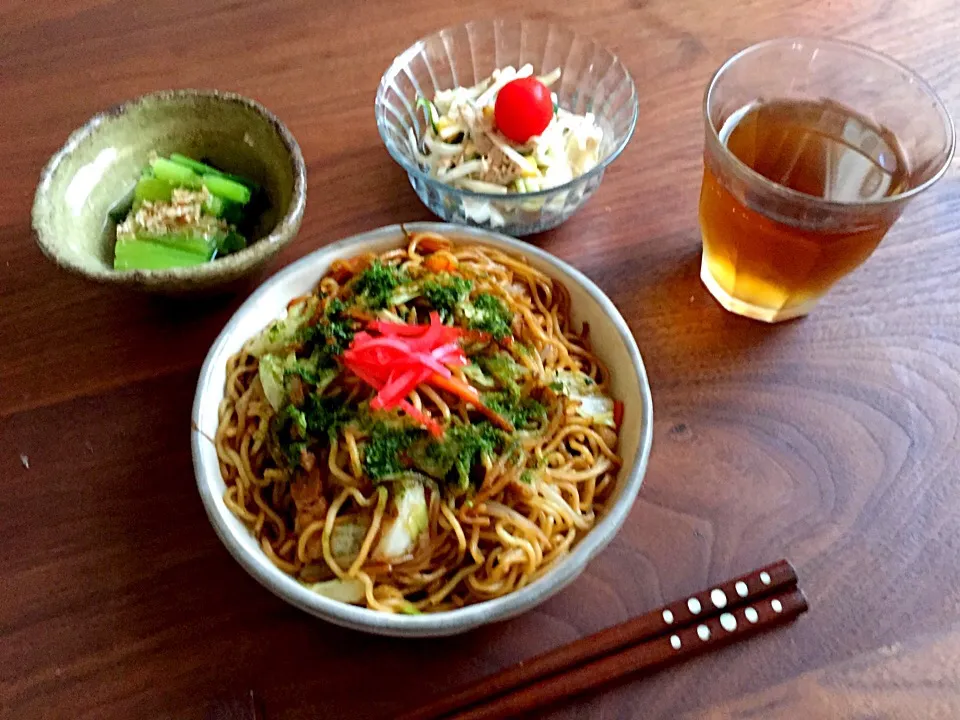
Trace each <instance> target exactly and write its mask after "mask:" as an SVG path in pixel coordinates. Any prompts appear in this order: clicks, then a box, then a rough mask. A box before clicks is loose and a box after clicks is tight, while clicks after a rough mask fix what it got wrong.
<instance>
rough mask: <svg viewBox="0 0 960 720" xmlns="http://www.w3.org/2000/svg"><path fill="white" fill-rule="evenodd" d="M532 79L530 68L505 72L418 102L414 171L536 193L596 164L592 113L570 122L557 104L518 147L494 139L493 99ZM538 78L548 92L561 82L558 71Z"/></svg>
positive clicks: (471, 185) (470, 186)
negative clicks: (420, 125) (421, 125)
mask: <svg viewBox="0 0 960 720" xmlns="http://www.w3.org/2000/svg"><path fill="white" fill-rule="evenodd" d="M531 76H533V66H532V65H529V64H527V65H524V66H523V67H521V68H520V69H519V70H516V69H514V68H513V67H512V66H508V67H505V68H503V69H497V70H494V71H493V74H492V75H490V77H488V78H486V79H485V80H483V81H481V82H479V83H477V84H476V85H474V86H473V87H456V88H453V89H452V90H441V91H440V92H438V93H437V94H436V95H435V96H434V98H433V100H432V101H430V100H427V99H426V98H423V97H421V98H418V99H417V107H418V108H420V109H422V111H423V113H424V117H425V118H426V126H425V131H424V133H423V136H422V137H421V138H419V139H418V138H417V136H416V134H415V133H414V131H413V129H412V128H410V129H409V130H408V136H407V139H408V142H409V143H410V149H411V150H412V151H413V154H414V157H416V159H417V161H418V162H419V163H420V166H421V167H422V168H423V169H424V170H426V171H427V172H429V173H430V175H432V176H433V177H435V178H437V179H439V180H442V181H444V182H446V183H449V184H450V185H453V186H454V187H459V188H464V189H466V190H472V191H474V192H482V193H493V194H501V195H503V194H507V193H525V192H536V191H538V190H547V189H549V188H552V187H557V186H558V185H563V184H564V183H566V182H569V181H570V180H573V179H574V178H576V177H578V176H580V175H583V174H584V173H586V172H587V171H589V170H590V169H591V168H593V167H594V166H595V165H596V164H597V163H598V162H599V159H600V158H599V156H600V143H601V140H602V139H603V131H602V130H601V129H600V127H599V126H598V125H597V123H596V120H595V118H594V116H593V114H592V113H586V114H585V115H577V114H575V113H572V112H568V111H567V110H564V109H563V108H561V107H559V106H558V104H557V94H556V93H551V97H552V99H553V105H554V114H553V118H552V119H551V120H550V123H549V125H548V126H547V128H546V129H545V130H544V131H543V132H542V133H540V134H539V135H536V136H534V137H531V138H530V139H529V140H528V141H527V142H526V143H523V144H518V143H515V142H513V141H511V140H509V139H508V138H506V137H505V136H504V135H503V134H502V133H500V132H499V131H498V130H497V128H496V122H495V119H494V106H495V103H496V101H497V94H498V93H499V92H500V90H501V89H502V88H503V87H504V86H505V85H506V84H507V83H509V82H511V81H512V80H516V79H517V78H526V77H531ZM537 79H538V80H539V81H540V82H542V83H543V84H544V85H546V86H547V87H550V86H551V85H553V84H554V83H555V82H557V80H559V79H560V69H559V68H557V69H555V70H553V72H551V73H548V74H547V75H543V76H539V77H537Z"/></svg>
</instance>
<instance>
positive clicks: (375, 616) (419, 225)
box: [191, 222, 653, 637]
mask: <svg viewBox="0 0 960 720" xmlns="http://www.w3.org/2000/svg"><path fill="white" fill-rule="evenodd" d="M404 229H406V230H407V231H427V232H430V231H432V232H439V233H444V234H446V235H448V236H451V237H452V238H454V239H455V240H460V241H463V240H467V241H475V242H479V243H482V244H485V245H488V246H493V247H497V248H499V249H503V250H506V251H507V252H512V253H514V254H522V255H526V256H529V257H534V258H536V259H537V260H539V261H540V262H542V263H544V264H546V265H549V266H551V267H552V268H554V269H555V270H556V271H558V272H557V274H562V275H566V277H567V278H569V279H570V280H572V281H573V282H576V283H577V284H578V285H580V286H581V287H582V288H583V290H584V291H585V292H586V293H587V294H588V295H590V297H591V299H592V300H594V301H595V302H596V303H597V304H598V305H599V307H600V309H601V311H602V312H603V313H604V314H605V315H606V316H607V317H608V318H609V320H610V323H611V324H612V325H613V327H614V329H615V330H616V333H617V336H618V338H619V340H620V342H622V343H623V345H624V346H625V348H626V350H627V354H628V355H629V357H630V360H631V363H632V371H633V373H634V374H635V376H636V378H637V381H638V385H639V388H640V392H639V395H640V397H639V401H640V403H641V408H640V409H641V414H640V417H641V423H642V427H641V428H640V438H639V443H638V445H637V450H636V452H635V453H634V456H633V457H632V458H631V462H630V465H629V467H630V470H629V472H628V475H627V478H626V480H625V481H624V486H623V490H622V492H621V494H620V497H619V498H618V499H617V501H616V502H615V503H614V504H613V505H612V506H611V507H610V508H608V510H607V511H606V512H605V513H604V514H603V515H602V516H601V517H600V519H599V521H598V522H597V524H596V525H595V526H594V527H593V528H592V529H591V530H590V531H589V532H588V533H587V534H586V535H584V536H583V537H582V538H580V539H579V540H578V542H577V543H576V544H575V545H574V547H573V550H572V551H571V552H570V553H569V554H568V555H567V557H566V558H564V559H563V560H561V561H560V562H559V563H558V564H557V565H556V566H555V567H554V568H552V569H551V570H549V571H548V572H547V573H545V574H544V575H543V576H542V577H541V578H538V579H537V580H536V581H534V582H532V583H530V584H529V585H527V586H526V587H524V588H521V589H520V590H517V591H515V592H512V593H510V594H508V595H504V596H502V597H499V598H495V599H493V600H487V601H484V602H480V603H476V604H473V605H467V606H466V607H463V608H458V609H456V610H450V611H445V612H441V613H430V614H423V615H402V614H387V613H382V612H379V611H376V610H371V609H368V608H364V607H359V606H355V605H350V604H347V603H342V602H339V601H336V600H331V599H329V598H326V597H323V596H321V595H318V594H316V593H314V592H312V591H310V590H309V589H307V588H305V587H303V586H302V585H301V584H300V583H298V582H297V581H296V580H295V579H294V578H293V577H291V576H289V575H287V574H286V573H284V572H283V571H282V570H280V569H279V568H277V567H276V566H275V565H273V563H271V562H270V560H269V559H268V558H267V557H266V555H265V554H262V553H261V555H262V557H256V558H255V557H254V556H253V554H252V553H250V552H248V551H247V550H246V549H245V548H244V547H243V545H242V544H241V543H240V542H239V541H238V540H235V539H234V538H233V536H232V532H233V530H232V529H231V527H229V526H228V524H227V523H228V521H227V518H226V514H228V513H229V512H230V511H229V509H228V508H227V507H226V505H224V503H223V498H222V493H218V492H215V491H214V488H215V486H216V484H217V483H220V484H222V483H223V479H222V476H221V474H220V467H219V463H215V462H214V463H207V462H204V459H203V457H202V454H201V447H202V444H203V443H209V442H211V440H210V438H208V437H206V436H205V435H203V434H202V431H201V428H200V425H199V421H200V417H201V408H202V407H203V406H204V405H205V404H207V403H214V405H215V406H217V407H218V406H219V403H220V401H221V399H222V396H223V388H221V387H213V386H212V384H211V380H212V375H213V374H214V372H215V370H216V367H217V366H216V365H215V364H214V363H218V364H219V361H220V360H222V358H220V355H221V353H222V352H223V348H224V346H225V345H226V344H227V343H228V342H229V341H230V339H231V338H232V336H233V335H234V334H235V333H236V331H237V328H238V326H239V325H240V323H241V321H242V319H243V318H244V316H245V315H246V314H247V313H249V312H250V311H251V310H253V309H254V308H255V307H256V306H257V305H258V304H259V303H260V301H261V299H262V298H263V297H264V296H266V295H267V294H268V293H270V291H271V290H272V289H273V288H275V287H277V286H282V285H283V284H284V283H285V282H286V280H287V278H289V277H291V276H292V275H295V274H298V273H299V272H300V271H302V270H305V269H307V268H308V267H310V266H311V265H313V264H315V263H317V262H318V261H320V260H321V258H330V259H333V258H336V257H342V256H345V255H347V254H349V252H350V251H351V249H352V248H353V247H355V246H356V245H358V244H360V243H364V242H370V241H373V242H376V241H386V240H387V239H388V238H392V237H396V239H397V240H399V239H400V237H402V233H403V231H404ZM218 358H219V359H220V360H218ZM652 442H653V400H652V395H651V390H650V384H649V381H648V378H647V373H646V369H645V367H644V364H643V359H642V358H641V355H640V351H639V349H638V348H637V344H636V341H635V339H634V337H633V333H632V332H631V330H630V328H629V326H628V325H627V322H626V320H624V318H623V316H622V315H621V314H620V312H619V310H618V309H617V307H616V306H615V305H614V304H613V301H611V300H610V298H608V297H607V296H606V294H604V293H603V291H602V290H600V288H598V287H597V286H596V285H595V284H594V283H593V281H591V280H590V279H589V278H587V277H586V276H585V275H584V274H583V273H581V272H580V271H579V270H577V269H576V268H574V267H573V266H571V265H569V264H568V263H566V262H564V261H563V260H561V259H560V258H557V257H556V256H554V255H552V254H550V253H548V252H546V251H544V250H541V249H540V248H538V247H535V246H533V245H530V244H527V243H524V242H522V241H520V240H516V239H514V238H511V237H508V236H506V235H501V234H499V233H495V232H491V231H489V230H484V229H481V228H473V227H467V226H462V225H455V224H450V223H439V222H415V223H405V224H402V225H401V224H396V225H388V226H385V227H381V228H378V229H376V230H371V231H367V232H364V233H359V234H356V235H352V236H350V237H347V238H344V239H342V240H339V241H336V242H334V243H332V244H330V245H326V246H324V247H322V248H319V249H318V250H315V251H314V252H312V253H310V254H308V255H306V256H304V257H303V258H301V259H299V260H297V261H296V262H294V263H291V264H290V265H288V266H287V267H286V268H284V269H283V270H281V271H280V272H278V273H276V274H275V275H273V277H271V278H269V279H268V280H267V281H266V282H264V283H263V284H262V285H261V286H260V287H259V288H258V289H257V290H256V291H255V292H254V293H253V294H252V295H251V296H250V297H249V298H248V299H247V300H246V301H245V302H244V303H243V304H242V305H241V306H240V307H239V308H238V309H237V311H236V312H235V313H234V315H233V316H232V317H231V318H230V320H229V321H228V322H227V324H226V325H225V326H224V328H223V330H222V331H221V332H220V334H219V336H218V337H217V339H216V340H215V341H214V343H213V344H212V345H211V347H210V350H209V352H208V353H207V356H206V358H205V360H204V363H203V367H202V368H201V370H200V376H199V379H198V381H197V390H196V394H195V396H194V403H193V408H192V412H191V450H192V454H193V465H194V472H195V474H196V479H197V486H198V490H199V493H200V496H201V499H202V501H203V504H204V507H205V509H206V512H207V516H208V518H209V520H210V523H211V525H213V528H214V530H215V531H216V533H217V535H218V536H219V537H220V540H221V542H223V544H224V545H225V546H226V548H227V550H228V551H229V552H230V554H231V555H233V557H234V559H235V560H237V562H239V563H240V565H241V566H242V567H243V568H244V569H245V570H246V571H247V572H248V573H249V574H250V575H251V576H253V577H254V579H256V580H257V581H258V582H260V584H262V585H263V586H264V587H266V588H267V589H268V590H270V591H271V592H273V593H274V594H275V595H277V596H278V597H280V598H282V599H283V600H286V601H287V602H289V603H290V604H292V605H294V606H296V607H298V608H300V609H301V610H304V611H306V612H308V613H310V614H312V615H315V616H317V617H321V618H323V619H325V620H328V621H330V622H333V623H335V624H337V625H341V626H344V627H349V628H352V629H356V630H361V631H365V632H372V633H376V634H382V635H395V636H407V637H426V636H435V635H450V634H455V633H459V632H465V631H467V630H470V629H472V628H475V627H478V626H480V625H484V624H487V623H491V622H495V621H498V620H505V619H508V618H510V617H513V616H515V615H518V614H520V613H522V612H525V611H527V610H529V609H532V608H533V607H535V606H537V605H539V604H540V603H541V602H544V601H545V600H546V599H547V598H549V597H550V596H552V595H553V594H554V593H556V592H559V591H560V590H561V589H563V588H564V587H565V586H566V585H568V584H569V583H570V582H572V581H573V580H574V579H576V577H577V576H579V575H580V573H581V572H582V571H583V570H584V569H585V567H586V565H587V564H588V563H589V562H590V561H591V560H592V559H593V558H594V557H595V556H596V555H597V553H599V552H600V551H601V550H602V549H603V548H605V547H606V546H607V545H608V544H609V543H610V541H611V540H612V539H613V537H614V536H615V535H616V534H617V532H619V530H620V529H621V527H622V526H623V524H624V522H625V521H626V519H627V516H628V514H629V512H630V510H631V509H632V507H633V505H634V502H635V500H636V497H637V493H638V492H639V490H640V487H641V485H642V483H643V478H644V475H645V473H646V469H647V463H648V460H649V456H650V448H651V445H652ZM211 465H212V467H211ZM231 517H232V516H231ZM243 530H244V531H245V532H249V530H248V529H247V528H246V527H245V526H244V528H243Z"/></svg>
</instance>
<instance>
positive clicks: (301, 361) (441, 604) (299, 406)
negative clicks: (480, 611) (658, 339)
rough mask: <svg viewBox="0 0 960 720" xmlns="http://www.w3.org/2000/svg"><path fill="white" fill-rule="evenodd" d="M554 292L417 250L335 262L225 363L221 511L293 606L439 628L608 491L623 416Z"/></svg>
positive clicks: (499, 266) (586, 520)
mask: <svg viewBox="0 0 960 720" xmlns="http://www.w3.org/2000/svg"><path fill="white" fill-rule="evenodd" d="M587 330H588V328H586V327H584V328H582V329H581V330H577V329H575V328H573V327H572V326H571V321H570V301H569V294H568V292H567V290H566V288H564V287H563V286H562V284H560V283H558V282H556V281H554V280H552V279H551V278H549V277H548V276H546V275H544V274H543V273H541V272H540V271H538V270H536V269H535V268H533V267H531V266H530V265H529V264H527V263H526V262H525V261H524V260H523V259H521V258H518V257H514V256H511V255H508V254H506V253H504V252H501V251H499V250H496V249H493V248H488V247H482V246H475V245H466V244H463V245H454V244H452V243H451V242H450V241H449V240H447V239H446V238H445V237H443V236H441V235H438V234H436V233H429V232H424V233H414V234H411V235H408V236H407V245H406V247H403V248H400V249H397V250H392V251H388V252H385V253H382V254H380V255H373V254H366V255H360V256H357V257H353V258H349V259H345V260H340V261H337V262H335V263H334V264H333V265H332V266H331V268H330V270H329V271H328V272H327V273H326V274H325V275H324V276H323V277H322V278H321V279H320V282H319V284H318V286H317V288H316V290H315V292H314V293H312V294H311V295H308V296H304V297H300V298H296V299H294V300H293V301H292V302H291V303H290V304H289V306H288V308H287V316H286V317H285V318H283V319H281V320H277V321H275V322H274V323H272V324H271V325H270V326H268V327H267V328H265V329H264V330H263V331H262V332H261V333H260V334H258V335H257V336H255V337H253V338H251V339H250V340H248V341H247V342H246V344H245V345H244V346H243V348H242V349H241V350H240V352H238V353H236V354H235V355H233V356H232V357H231V358H230V360H229V362H228V366H227V380H226V388H225V396H224V399H223V401H222V402H221V405H220V410H219V425H218V429H217V434H216V448H217V456H218V458H219V463H220V471H221V474H222V476H223V478H224V481H225V483H226V486H227V490H226V493H225V495H224V501H225V503H226V504H227V506H228V507H229V508H230V510H231V511H232V512H233V513H234V514H235V515H236V516H237V517H238V518H240V519H241V520H243V521H244V522H245V523H246V524H247V525H248V526H249V527H250V528H251V529H252V531H253V533H254V535H255V536H256V538H257V540H258V541H259V544H260V546H261V547H262V549H263V551H264V553H266V555H267V556H268V557H269V558H270V560H271V561H272V562H273V563H274V564H275V565H277V566H278V567H279V568H280V569H282V570H283V571H285V572H287V573H289V574H291V575H292V576H294V577H295V578H297V579H298V580H299V581H300V582H301V583H303V584H304V585H306V586H308V587H309V588H311V589H312V590H313V591H315V592H317V593H320V594H322V595H326V596H327V597H331V598H333V599H336V600H340V601H343V602H348V603H354V604H359V605H363V606H366V607H369V608H372V609H375V610H381V611H385V612H401V613H421V612H431V611H442V610H450V609H453V608H457V607H462V606H464V605H467V604H470V603H475V602H481V601H484V600H488V599H491V598H495V597H499V596H501V595H504V594H507V593H510V592H512V591H515V590H517V589H519V588H521V587H523V586H525V585H527V584H529V583H530V582H532V581H533V580H535V579H537V578H538V577H540V576H541V575H542V574H543V573H544V572H545V571H546V570H547V569H549V568H550V567H551V566H552V565H553V564H554V563H555V562H556V561H557V560H558V559H560V558H561V557H563V556H564V555H565V554H566V553H567V552H568V551H569V549H570V548H571V546H572V545H573V544H574V542H575V541H576V540H577V539H578V538H579V537H581V536H582V535H583V533H585V532H586V531H588V530H589V529H590V528H591V527H592V526H593V524H594V522H595V519H596V517H597V514H598V513H599V512H600V511H601V510H602V509H603V507H604V503H605V501H606V500H607V498H608V497H609V495H610V493H611V491H612V489H613V487H614V485H615V483H616V476H617V472H618V471H619V468H620V466H621V465H622V460H621V458H620V456H619V455H618V453H617V439H618V430H619V424H620V421H621V418H622V414H623V408H622V405H621V403H620V402H619V401H616V400H614V399H613V398H612V397H610V394H609V392H608V390H607V386H608V381H609V374H608V372H607V369H606V368H605V367H604V366H603V364H602V363H601V362H600V361H599V360H598V359H597V358H596V357H595V356H594V355H593V354H592V353H591V351H590V349H589V345H588V342H587Z"/></svg>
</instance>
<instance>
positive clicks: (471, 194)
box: [374, 18, 640, 202]
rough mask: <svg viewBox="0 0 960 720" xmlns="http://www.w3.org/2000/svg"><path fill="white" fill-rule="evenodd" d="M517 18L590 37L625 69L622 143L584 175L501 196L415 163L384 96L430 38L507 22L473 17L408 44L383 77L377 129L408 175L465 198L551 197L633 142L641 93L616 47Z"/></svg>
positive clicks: (585, 175)
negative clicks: (626, 109)
mask: <svg viewBox="0 0 960 720" xmlns="http://www.w3.org/2000/svg"><path fill="white" fill-rule="evenodd" d="M514 21H515V22H519V23H521V24H531V25H538V26H546V27H547V28H557V29H558V30H560V31H562V32H564V33H567V34H569V35H570V36H571V37H573V38H581V39H585V40H588V41H589V42H591V43H592V44H593V45H595V46H596V47H597V48H599V49H600V50H602V51H604V52H606V53H608V54H609V55H610V57H611V58H612V59H613V63H615V64H617V65H619V66H620V67H621V68H623V72H624V74H625V76H626V79H627V80H628V81H629V83H630V100H631V111H632V112H631V115H630V124H629V127H628V128H627V131H626V132H625V133H624V134H623V137H622V138H621V140H620V142H618V143H617V144H616V146H614V148H613V149H612V150H611V151H610V153H608V154H607V155H606V156H605V157H604V158H603V159H602V160H600V161H599V162H598V163H597V164H596V165H595V166H594V167H592V168H590V169H589V170H588V171H587V172H585V173H583V175H578V176H577V177H575V178H573V179H571V180H568V181H567V182H565V183H563V184H562V185H557V186H555V187H552V188H547V189H546V190H536V191H533V192H522V193H508V194H506V195H501V194H499V193H485V192H477V191H476V190H468V189H466V188H458V187H454V186H453V185H450V184H448V183H445V182H444V181H443V180H440V179H439V178H435V177H433V176H431V175H430V174H429V173H427V172H424V170H423V169H422V168H421V167H420V166H419V165H418V164H417V163H415V162H412V161H411V160H410V159H409V158H408V157H407V156H406V155H405V154H404V153H402V152H400V151H399V150H398V149H396V143H394V141H393V139H392V138H388V136H387V129H386V125H387V123H386V121H385V120H384V118H385V117H386V113H385V112H381V108H382V107H383V106H384V104H385V103H384V102H383V98H384V97H385V95H386V92H387V88H388V87H389V86H390V84H391V83H392V81H393V79H394V78H396V77H397V75H399V74H400V73H401V72H402V71H403V69H404V68H405V67H406V66H407V65H408V64H409V61H410V58H412V57H413V56H414V55H416V54H417V53H418V52H419V51H420V50H421V49H422V48H423V47H424V45H425V44H426V42H427V41H428V40H432V39H434V38H439V37H442V36H443V34H444V33H452V32H454V31H456V30H459V29H461V28H467V27H472V26H477V25H490V26H494V25H496V24H497V23H503V22H505V20H504V19H503V18H495V19H477V20H469V21H467V22H463V23H457V24H454V25H448V26H446V27H443V28H441V29H439V30H436V31H435V32H432V33H430V34H429V35H425V36H424V37H422V38H420V39H419V40H417V41H416V42H415V43H413V45H411V46H410V47H408V48H407V49H406V50H404V51H403V52H401V53H400V54H398V55H397V56H396V57H395V58H394V59H393V61H392V62H391V63H390V65H389V67H388V68H387V70H386V71H385V72H384V73H383V75H382V76H381V78H380V84H379V85H378V86H377V95H376V99H375V101H374V114H375V119H376V122H377V132H379V133H380V140H381V141H382V142H383V144H384V146H385V147H386V149H387V152H388V153H390V157H392V158H393V159H394V161H395V162H396V163H397V164H398V165H400V167H402V168H403V169H404V170H406V171H407V174H408V175H409V176H410V177H411V179H412V178H414V177H416V178H417V179H419V180H422V181H423V182H425V183H427V184H428V185H430V186H431V187H433V188H435V189H440V190H442V191H444V192H448V193H452V194H457V195H462V196H463V197H467V198H475V199H478V200H497V201H499V202H522V201H525V200H529V199H531V198H542V197H549V196H551V195H554V194H557V193H560V192H567V191H570V190H574V189H575V188H576V187H577V186H578V185H580V184H582V183H586V182H587V181H589V180H590V179H591V178H593V177H599V176H601V175H602V174H603V172H604V170H606V169H607V167H609V166H610V164H611V163H612V162H613V161H614V160H616V159H617V158H618V157H619V156H620V153H622V152H623V151H624V149H625V148H626V147H627V145H628V144H629V142H630V139H631V138H632V137H633V133H634V130H635V129H636V126H637V118H638V117H639V114H640V100H639V96H638V95H637V84H636V82H635V81H634V79H633V75H632V74H631V73H630V69H629V68H628V67H627V65H626V63H624V62H623V61H622V60H621V59H620V56H619V55H617V54H616V53H615V52H613V51H612V50H610V49H609V48H607V47H606V46H604V45H601V44H600V43H599V42H598V41H596V40H594V39H593V37H592V36H590V35H587V34H585V33H578V32H577V31H576V30H571V29H569V28H567V27H566V26H564V25H561V24H558V23H554V22H550V21H548V20H530V19H523V18H519V19H515V20H514ZM561 69H562V68H561Z"/></svg>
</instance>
